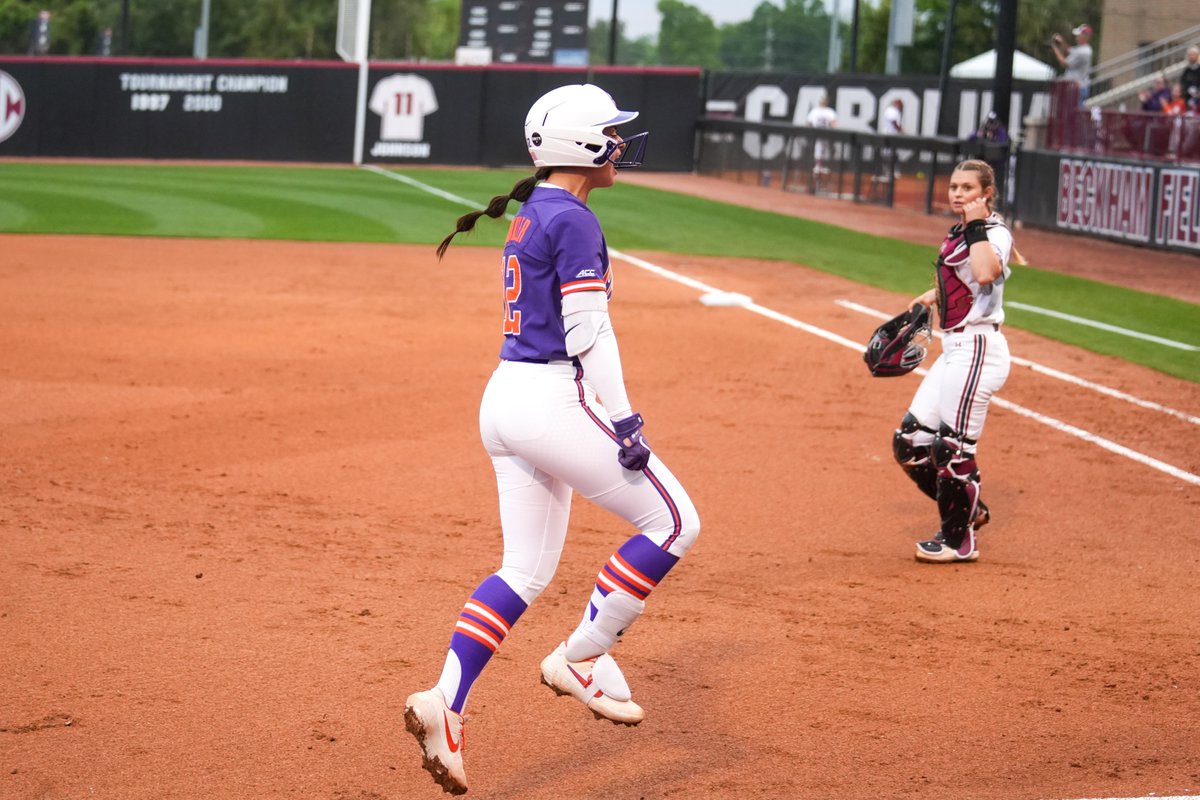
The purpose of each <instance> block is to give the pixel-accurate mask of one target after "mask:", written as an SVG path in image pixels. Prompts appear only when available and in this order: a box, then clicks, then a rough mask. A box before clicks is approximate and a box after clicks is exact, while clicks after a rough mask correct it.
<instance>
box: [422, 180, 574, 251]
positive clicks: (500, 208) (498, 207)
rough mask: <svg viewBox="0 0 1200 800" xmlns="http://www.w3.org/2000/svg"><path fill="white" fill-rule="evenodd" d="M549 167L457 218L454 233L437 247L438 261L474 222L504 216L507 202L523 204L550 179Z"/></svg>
mask: <svg viewBox="0 0 1200 800" xmlns="http://www.w3.org/2000/svg"><path fill="white" fill-rule="evenodd" d="M550 171H551V168H550V167H542V168H541V169H539V170H538V171H537V172H535V173H534V174H533V175H531V176H530V177H528V178H525V179H523V180H519V181H517V182H516V183H515V184H514V185H513V188H512V190H511V191H510V192H509V193H508V194H498V195H496V196H495V197H493V198H492V199H491V200H490V201H489V202H488V204H487V208H485V209H483V210H481V211H471V212H469V213H466V214H463V215H462V216H461V217H459V218H458V223H457V225H455V228H454V231H453V232H452V233H451V234H450V235H449V236H447V237H446V238H445V239H442V243H441V244H439V245H438V248H437V254H438V259H439V260H440V259H441V257H442V256H443V255H445V253H446V248H448V247H449V246H450V241H451V240H452V239H453V238H454V237H455V236H457V235H458V234H460V233H467V232H468V231H471V230H473V229H474V228H475V222H476V221H477V220H478V219H479V218H480V217H482V216H484V215H485V214H486V215H487V216H489V217H492V218H493V219H499V218H500V217H502V216H504V212H505V211H506V210H507V209H508V204H509V201H511V200H516V201H517V202H518V203H524V202H525V201H526V200H528V199H529V195H531V194H533V190H534V188H536V187H537V185H538V184H539V183H541V182H542V181H544V180H546V178H549V177H550Z"/></svg>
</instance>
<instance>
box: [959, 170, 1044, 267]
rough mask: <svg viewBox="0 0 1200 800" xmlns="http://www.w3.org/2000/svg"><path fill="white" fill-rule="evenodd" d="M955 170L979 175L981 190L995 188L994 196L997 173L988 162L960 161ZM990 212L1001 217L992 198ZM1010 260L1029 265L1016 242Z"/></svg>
mask: <svg viewBox="0 0 1200 800" xmlns="http://www.w3.org/2000/svg"><path fill="white" fill-rule="evenodd" d="M954 169H955V171H956V172H957V171H958V170H966V171H968V172H976V173H978V174H979V187H980V188H981V189H983V190H984V191H987V189H988V187H989V186H990V187H992V188H993V194H994V189H995V186H996V171H995V170H993V169H992V165H991V164H989V163H987V162H986V161H982V160H980V159H978V158H971V159H968V160H966V161H960V162H959V163H958V164H957V165H955V167H954ZM988 211H989V212H991V213H993V214H995V215H996V216H998V217H1000V214H999V213H998V212H997V211H996V210H995V209H993V208H992V201H991V198H989V199H988ZM1000 221H1001V222H1003V221H1004V217H1000ZM1008 260H1009V261H1011V262H1013V263H1014V264H1028V263H1029V262H1028V261H1026V260H1025V256H1023V255H1021V251H1020V250H1018V249H1017V244H1016V242H1015V241H1014V242H1013V246H1012V252H1011V253H1009V256H1008Z"/></svg>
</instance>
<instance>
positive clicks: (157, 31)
mask: <svg viewBox="0 0 1200 800" xmlns="http://www.w3.org/2000/svg"><path fill="white" fill-rule="evenodd" d="M628 1H629V0H627V2H628ZM645 1H647V2H648V1H649V0H645ZM851 2H852V0H843V2H842V3H841V5H842V8H843V13H847V12H846V9H847V8H848V7H849V6H850V5H851ZM891 2H892V0H862V2H861V4H860V7H859V8H860V10H859V21H858V46H857V48H856V54H857V64H856V65H855V66H856V67H857V71H859V72H867V73H879V72H883V71H884V60H885V57H886V49H887V37H888V21H889V18H890V15H891ZM950 2H951V0H916V9H915V28H914V43H913V45H912V46H910V47H905V48H902V49H901V51H900V53H901V57H900V66H901V72H902V73H905V74H936V73H937V72H938V71H939V69H940V67H941V58H942V42H943V37H944V35H945V26H946V12H947V9H948V7H949V3H950ZM1102 2H1103V0H1021V2H1020V4H1019V9H1018V31H1017V47H1018V49H1020V50H1023V51H1025V52H1026V53H1029V54H1030V55H1032V56H1033V57H1035V58H1038V59H1041V60H1043V61H1047V62H1049V63H1051V64H1053V63H1054V59H1053V56H1052V55H1051V53H1050V49H1049V41H1050V37H1051V35H1052V34H1053V33H1055V32H1060V33H1067V32H1069V30H1070V29H1071V28H1072V27H1074V26H1075V25H1078V24H1079V23H1081V22H1089V23H1091V24H1092V25H1093V26H1094V27H1096V28H1097V38H1098V37H1099V35H1100V33H1101V32H1100V31H1099V30H1098V27H1099V25H1098V23H1099V21H1100V11H1101V4H1102ZM201 4H202V0H0V52H5V53H24V52H26V51H27V47H28V44H29V37H30V31H31V26H32V24H33V21H34V19H35V18H36V17H37V15H38V12H39V11H41V10H43V9H45V10H47V11H49V12H51V15H52V23H51V24H52V28H51V30H52V33H51V41H50V53H51V54H55V55H89V54H94V53H96V52H97V51H98V49H99V48H100V47H101V46H102V42H103V41H104V34H105V31H106V29H111V32H112V45H111V47H112V54H114V55H119V54H127V55H136V56H157V57H188V56H191V55H192V53H193V47H194V37H195V31H196V29H197V28H198V27H199V25H200V14H201ZM998 5H999V0H958V2H957V3H956V13H955V27H954V38H953V42H952V47H951V54H950V55H951V60H952V61H951V63H957V62H959V61H963V60H965V59H967V58H970V57H971V56H974V55H978V54H979V53H982V52H984V51H986V50H989V49H991V48H992V47H994V43H995V36H996V30H995V21H996V12H997V9H998ZM619 8H620V7H619V6H618V10H619ZM657 9H658V12H659V14H660V16H661V19H662V21H661V25H660V28H659V31H658V35H657V36H643V37H639V38H632V39H631V38H628V37H626V36H625V31H624V25H623V24H622V23H621V22H620V20H618V23H617V40H616V48H615V52H614V53H611V54H610V53H609V43H610V35H609V34H610V27H609V21H608V20H599V21H596V22H595V23H593V25H592V27H591V30H590V35H589V42H590V60H591V63H592V64H607V63H609V61H610V57H611V58H612V60H613V62H614V63H616V64H622V65H644V66H654V65H664V66H699V67H705V68H707V69H714V70H747V71H750V70H754V71H768V72H798V73H809V74H811V73H823V72H825V71H826V70H827V68H828V65H829V44H830V41H829V40H830V35H829V34H830V26H831V25H832V24H833V23H834V21H833V18H832V17H831V15H830V14H829V12H828V10H827V9H826V8H825V3H824V2H823V0H774V2H770V1H769V0H761V1H760V2H759V4H758V5H757V6H756V7H755V8H754V10H753V12H752V14H751V16H750V18H749V19H747V20H744V21H742V22H736V23H731V24H726V25H719V26H718V25H717V24H715V23H714V22H713V20H712V18H711V17H709V16H708V15H707V14H705V13H704V12H703V11H701V10H700V9H698V8H696V7H694V6H692V5H690V4H689V3H688V2H687V1H686V0H658V2H657ZM460 15H461V0H373V8H372V21H371V45H370V57H371V58H372V59H377V60H412V61H423V60H429V61H450V60H452V59H453V58H454V49H455V47H456V46H457V44H458V29H459V19H460ZM839 24H840V27H841V39H842V42H843V45H842V54H841V55H842V58H841V64H840V67H839V69H840V70H843V71H845V70H849V69H850V67H851V65H850V63H849V58H850V47H849V45H848V42H849V37H850V34H851V25H850V23H849V22H846V21H842V22H840V23H839ZM336 32H337V3H336V2H335V0H255V2H249V3H248V2H245V0H210V29H209V36H208V55H209V57H211V58H262V59H335V58H337V57H338V56H337V53H336V51H335V41H334V40H335V37H336Z"/></svg>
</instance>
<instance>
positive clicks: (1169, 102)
mask: <svg viewBox="0 0 1200 800" xmlns="http://www.w3.org/2000/svg"><path fill="white" fill-rule="evenodd" d="M1162 110H1163V111H1165V112H1166V113H1168V114H1174V115H1176V116H1183V115H1184V114H1186V113H1187V110H1188V107H1187V100H1186V99H1184V96H1183V84H1180V83H1173V84H1171V96H1170V97H1169V98H1168V99H1166V100H1164V101H1163V104H1162Z"/></svg>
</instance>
